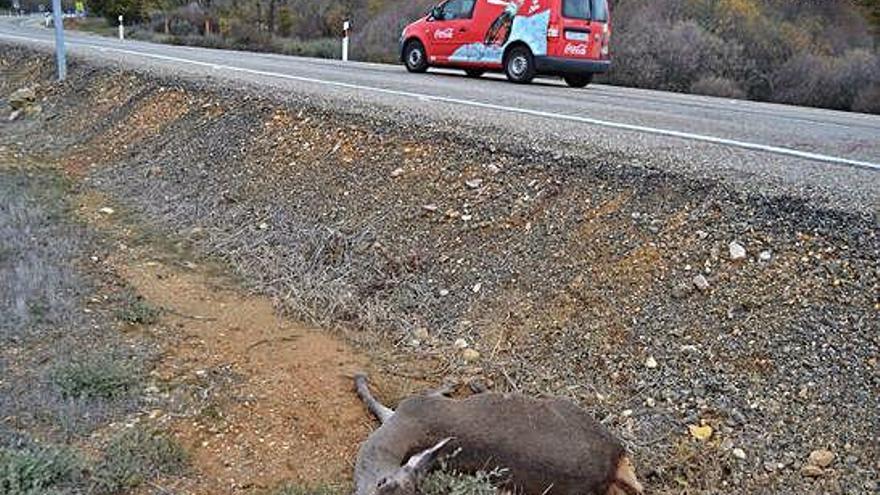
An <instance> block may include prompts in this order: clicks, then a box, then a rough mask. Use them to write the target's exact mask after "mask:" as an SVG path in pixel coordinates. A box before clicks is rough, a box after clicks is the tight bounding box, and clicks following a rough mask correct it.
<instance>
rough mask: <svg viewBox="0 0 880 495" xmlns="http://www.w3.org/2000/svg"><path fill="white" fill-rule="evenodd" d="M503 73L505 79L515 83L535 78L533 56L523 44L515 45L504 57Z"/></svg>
mask: <svg viewBox="0 0 880 495" xmlns="http://www.w3.org/2000/svg"><path fill="white" fill-rule="evenodd" d="M504 73H505V74H506V75H507V80H508V81H510V82H513V83H517V84H528V83H530V82H532V79H534V78H535V73H536V69H535V57H533V56H532V51H531V50H529V49H528V48H527V47H525V46H522V45H520V46H515V47H513V48H511V49H510V51H509V52H507V56H505V57H504Z"/></svg>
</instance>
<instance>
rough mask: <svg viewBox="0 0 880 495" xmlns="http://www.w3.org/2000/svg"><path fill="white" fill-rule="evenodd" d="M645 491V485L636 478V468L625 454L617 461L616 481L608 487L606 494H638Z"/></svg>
mask: <svg viewBox="0 0 880 495" xmlns="http://www.w3.org/2000/svg"><path fill="white" fill-rule="evenodd" d="M643 491H644V487H643V486H642V484H641V483H639V480H638V479H636V470H635V468H634V467H633V464H632V461H631V460H630V459H629V457H627V456H623V457H622V458H621V459H620V462H619V463H617V471H616V472H615V473H614V481H613V482H612V483H611V486H610V487H609V488H608V491H607V492H606V495H638V494H640V493H642V492H643Z"/></svg>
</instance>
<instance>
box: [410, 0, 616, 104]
mask: <svg viewBox="0 0 880 495" xmlns="http://www.w3.org/2000/svg"><path fill="white" fill-rule="evenodd" d="M610 40H611V17H610V12H609V10H608V0H447V1H445V2H443V3H441V4H440V5H438V6H436V7H434V8H433V9H431V12H430V13H428V15H427V16H425V17H423V18H422V19H419V20H418V21H416V22H413V23H412V24H410V25H409V26H407V27H406V29H404V30H403V33H402V35H401V38H400V47H401V59H402V61H403V63H404V64H406V68H407V69H408V70H409V71H410V72H424V71H426V70H428V67H433V66H436V67H454V68H458V69H464V70H465V72H467V74H468V75H469V76H472V77H479V76H481V75H482V74H483V73H485V72H487V71H504V72H505V73H506V74H507V78H508V79H509V80H511V81H513V82H517V83H528V82H530V81H531V80H532V79H533V78H534V77H535V76H536V75H555V76H562V77H563V78H564V79H565V82H567V83H568V84H569V85H570V86H573V87H578V88H581V87H584V86H586V85H587V84H589V83H590V82H591V81H592V80H593V74H597V73H601V72H606V71H608V69H609V68H610V67H611V57H610V53H609V47H608V44H609V42H610Z"/></svg>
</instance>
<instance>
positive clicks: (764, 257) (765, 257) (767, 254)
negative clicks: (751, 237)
mask: <svg viewBox="0 0 880 495" xmlns="http://www.w3.org/2000/svg"><path fill="white" fill-rule="evenodd" d="M758 259H760V260H761V261H763V262H765V263H766V262H768V261H770V260H772V259H773V253H772V252H771V251H761V254H759V255H758Z"/></svg>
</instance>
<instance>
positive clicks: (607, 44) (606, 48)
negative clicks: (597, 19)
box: [601, 24, 611, 58]
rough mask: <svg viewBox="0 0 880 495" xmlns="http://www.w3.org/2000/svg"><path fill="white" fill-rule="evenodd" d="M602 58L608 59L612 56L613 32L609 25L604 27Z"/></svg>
mask: <svg viewBox="0 0 880 495" xmlns="http://www.w3.org/2000/svg"><path fill="white" fill-rule="evenodd" d="M601 54H602V57H605V58H607V57H608V55H610V54H611V30H610V29H608V24H603V25H602V51H601Z"/></svg>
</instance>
